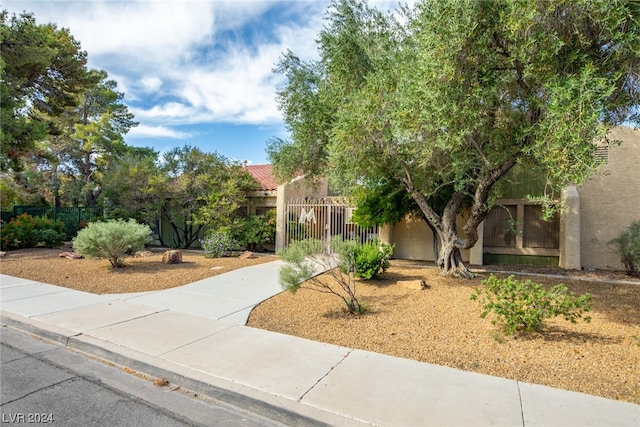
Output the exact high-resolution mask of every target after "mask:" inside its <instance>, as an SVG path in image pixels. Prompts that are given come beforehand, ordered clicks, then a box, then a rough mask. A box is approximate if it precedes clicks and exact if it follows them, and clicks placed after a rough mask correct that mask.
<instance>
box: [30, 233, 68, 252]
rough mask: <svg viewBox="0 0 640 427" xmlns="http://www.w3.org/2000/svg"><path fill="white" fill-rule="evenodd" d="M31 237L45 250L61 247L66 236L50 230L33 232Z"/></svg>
mask: <svg viewBox="0 0 640 427" xmlns="http://www.w3.org/2000/svg"><path fill="white" fill-rule="evenodd" d="M33 235H34V237H35V239H36V241H37V242H38V243H41V244H43V245H44V246H45V247H47V248H57V247H59V246H61V245H62V242H63V241H64V239H65V237H66V234H65V233H64V232H58V231H56V230H54V229H52V228H45V229H41V230H34V232H33Z"/></svg>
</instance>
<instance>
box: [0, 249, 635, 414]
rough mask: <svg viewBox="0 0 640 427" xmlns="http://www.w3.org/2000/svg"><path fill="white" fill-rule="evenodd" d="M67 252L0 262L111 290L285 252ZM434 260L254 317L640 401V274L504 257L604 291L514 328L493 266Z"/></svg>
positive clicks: (396, 267)
mask: <svg viewBox="0 0 640 427" xmlns="http://www.w3.org/2000/svg"><path fill="white" fill-rule="evenodd" d="M60 252H61V250H48V249H31V250H19V251H10V252H8V253H7V255H6V256H5V257H2V258H0V272H2V273H4V274H9V275H13V276H18V277H25V278H28V279H32V280H37V281H42V282H47V283H51V284H56V285H60V286H65V287H69V288H73V289H78V290H82V291H87V292H93V293H98V294H104V293H118V292H137V291H145V290H156V289H166V288H170V287H174V286H179V285H183V284H186V283H191V282H194V281H196V280H200V279H202V278H205V277H209V276H213V275H215V274H220V273H222V272H225V271H230V270H232V269H235V268H240V267H242V266H246V265H253V264H256V263H261V262H266V261H271V260H273V259H275V257H273V256H266V257H265V256H259V257H258V258H255V259H247V260H241V259H238V258H219V259H207V258H204V257H203V256H202V254H201V253H198V252H190V251H185V252H183V258H184V261H185V262H184V263H183V264H177V265H166V264H162V263H161V262H160V260H161V258H162V252H156V253H154V255H152V256H150V257H144V258H128V259H127V261H126V263H127V265H128V266H127V267H125V268H123V269H117V270H114V269H111V268H109V262H108V261H106V260H102V261H98V260H86V259H82V260H69V259H64V258H60V257H59V256H58V255H59V254H60ZM425 267H426V266H425V264H422V263H414V262H400V261H393V262H392V267H391V268H390V270H389V271H388V272H387V274H386V275H385V276H384V279H383V280H378V281H374V282H358V288H357V292H358V295H359V298H360V299H361V300H362V301H365V302H366V303H367V304H368V306H369V312H367V313H366V314H364V315H361V316H353V315H350V314H348V313H346V312H345V311H344V310H343V309H342V306H341V301H340V300H338V299H337V298H336V297H335V296H331V295H327V294H322V293H318V292H314V291H311V290H308V289H304V287H303V288H302V289H301V290H300V291H298V292H297V293H296V294H295V295H293V294H290V293H288V292H283V293H281V294H279V295H276V296H275V297H273V298H270V299H269V300H267V301H265V302H263V303H262V304H260V305H259V306H258V307H256V309H254V311H253V312H252V314H251V316H250V319H249V326H252V327H256V328H262V329H267V330H271V331H276V332H281V333H285V334H289V335H295V336H300V337H303V338H308V339H312V340H316V341H322V342H327V343H333V344H337V345H342V346H346V347H351V348H359V349H364V350H369V351H374V352H378V353H384V354H389V355H393V356H397V357H403V358H408V359H415V360H419V361H423V362H429V363H435V364H438V365H444V366H450V367H454V368H458V369H463V370H467V371H474V372H481V373H485V374H489V375H496V376H501V377H505V378H512V379H516V380H519V381H525V382H531V383H536V384H544V385H549V386H553V387H558V388H562V389H566V390H574V391H578V392H584V393H589V394H592V395H597V396H602V397H606V398H610V399H618V400H624V401H628V402H634V403H637V404H640V279H632V278H630V277H628V276H625V275H623V274H621V273H619V272H605V271H581V272H575V271H571V272H566V271H563V270H560V269H540V268H524V267H519V266H518V267H515V266H501V267H500V269H502V270H504V271H525V272H528V273H538V274H545V275H546V276H535V277H532V280H534V281H536V282H539V283H544V284H545V285H549V286H552V285H555V284H557V283H560V282H562V283H564V284H566V285H567V286H568V287H569V288H570V289H571V290H572V291H573V292H575V293H580V294H581V293H584V292H589V293H590V294H591V295H592V297H593V301H594V309H593V311H592V312H591V316H592V318H593V319H592V321H591V322H590V323H584V322H581V321H579V323H578V324H576V325H573V324H571V323H569V322H566V321H564V320H562V319H555V320H551V321H548V322H547V325H546V328H545V329H544V330H543V331H542V332H541V333H536V334H533V335H531V336H528V337H505V336H504V335H503V334H501V333H500V331H499V329H498V328H497V327H496V326H494V325H492V324H491V319H490V318H487V319H481V318H480V317H479V314H480V307H479V305H478V303H477V302H473V301H471V300H470V298H469V296H470V294H471V292H472V291H473V290H474V289H475V288H476V287H479V286H481V284H480V281H481V280H482V279H484V278H486V277H488V275H489V273H488V272H479V273H478V274H479V277H478V278H477V279H474V280H471V281H469V280H460V279H453V278H447V277H442V276H440V275H439V274H438V271H437V270H435V269H433V268H425ZM491 269H493V270H495V269H498V267H497V266H491ZM551 274H552V275H561V276H567V274H570V275H571V276H580V278H581V279H583V280H574V279H573V278H569V277H563V278H562V279H555V278H550V276H549V275H551ZM406 280H425V281H426V283H427V284H428V285H429V287H428V288H427V289H425V290H414V289H408V288H406V287H403V286H399V285H398V281H406ZM616 280H623V281H629V282H632V283H633V284H626V283H616V282H615V281H616Z"/></svg>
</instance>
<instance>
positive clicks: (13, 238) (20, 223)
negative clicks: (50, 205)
mask: <svg viewBox="0 0 640 427" xmlns="http://www.w3.org/2000/svg"><path fill="white" fill-rule="evenodd" d="M63 228H64V224H63V223H62V222H60V221H55V222H54V221H51V220H50V219H47V218H41V217H37V216H31V215H29V214H22V215H19V216H17V217H15V218H12V219H11V220H10V221H9V222H8V223H3V224H2V229H1V230H0V236H1V238H0V246H1V247H2V249H7V250H8V249H22V248H33V247H35V246H37V245H38V244H39V243H43V244H44V245H45V246H47V247H55V246H58V245H60V244H61V243H62V240H63V239H64V232H63Z"/></svg>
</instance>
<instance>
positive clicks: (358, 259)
mask: <svg viewBox="0 0 640 427" xmlns="http://www.w3.org/2000/svg"><path fill="white" fill-rule="evenodd" d="M333 246H334V251H335V252H337V253H338V254H339V259H340V261H339V265H338V266H339V268H340V269H341V270H342V272H343V273H346V274H349V273H353V274H354V275H355V277H358V278H361V279H365V280H370V279H377V278H378V277H379V276H380V274H383V273H385V272H386V271H387V269H388V268H389V265H390V263H389V258H391V255H392V254H393V245H390V244H388V243H384V242H381V241H379V240H374V241H371V242H366V243H360V242H356V241H354V240H347V241H342V240H336V241H335V242H334V245H333Z"/></svg>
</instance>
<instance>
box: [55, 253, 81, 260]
mask: <svg viewBox="0 0 640 427" xmlns="http://www.w3.org/2000/svg"><path fill="white" fill-rule="evenodd" d="M60 258H66V259H82V258H84V257H83V256H82V255H80V254H77V253H75V252H62V253H61V254H60Z"/></svg>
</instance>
